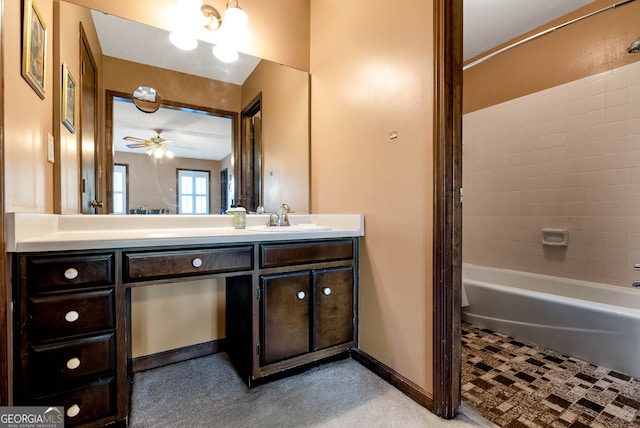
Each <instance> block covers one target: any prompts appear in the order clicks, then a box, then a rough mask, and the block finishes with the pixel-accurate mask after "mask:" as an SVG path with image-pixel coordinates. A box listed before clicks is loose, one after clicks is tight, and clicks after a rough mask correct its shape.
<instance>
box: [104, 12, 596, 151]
mask: <svg viewBox="0 0 640 428" xmlns="http://www.w3.org/2000/svg"><path fill="white" fill-rule="evenodd" d="M592 1H593V0H561V1H560V0H463V2H464V3H463V4H464V16H463V20H464V21H463V47H464V55H463V56H464V59H465V60H468V59H470V58H473V57H475V56H478V55H480V54H482V53H483V52H486V51H488V50H490V49H492V48H494V47H496V46H498V45H500V44H502V43H505V42H507V41H509V40H511V39H514V38H516V37H518V36H519V35H521V34H524V33H526V32H528V31H531V30H532V29H534V28H537V27H539V26H541V25H544V24H545V23H547V22H550V21H552V20H554V19H556V18H558V17H560V16H562V15H565V14H566V13H568V12H571V11H572V10H575V9H577V8H579V7H581V6H584V5H586V4H588V3H591V2H592ZM92 15H93V19H94V22H95V25H96V29H97V32H98V37H99V39H100V45H101V49H102V53H103V54H104V55H107V56H112V57H116V58H122V59H126V60H129V61H134V62H140V63H143V64H148V65H155V66H157V67H161V68H166V69H170V70H175V71H180V72H183V73H188V74H193V75H197V76H202V77H206V78H211V79H216V80H220V81H225V82H229V83H234V84H237V85H241V84H242V83H243V82H244V81H245V80H246V78H247V77H248V76H249V75H250V74H251V72H252V71H253V69H254V68H255V67H256V65H257V64H258V63H259V62H260V59H259V58H255V57H252V56H249V55H243V54H241V55H240V59H239V61H238V62H236V63H233V64H231V65H230V64H223V63H221V62H219V61H217V60H216V59H215V57H214V56H213V55H212V52H211V48H212V44H211V40H210V39H208V35H207V34H206V33H207V32H206V31H205V32H204V33H202V34H201V35H200V36H199V37H200V38H201V39H202V40H201V41H200V42H199V44H198V48H196V49H195V50H193V51H189V52H185V51H181V50H179V49H177V48H174V47H173V46H172V45H171V44H170V43H169V41H168V32H167V31H165V30H161V29H158V28H154V27H150V26H148V25H143V24H139V23H135V22H132V21H129V20H126V19H122V18H119V17H116V16H113V15H107V14H104V13H101V12H92ZM203 40H204V41H203ZM140 84H141V85H144V84H146V82H140ZM133 89H134V88H132V91H133ZM156 89H158V90H159V92H160V94H161V95H162V88H156ZM118 104H123V105H118ZM116 105H118V106H117V107H116ZM116 108H117V111H115V112H114V128H113V129H114V147H115V150H131V149H127V148H126V144H127V142H126V141H122V137H125V136H127V135H130V136H133V137H138V138H144V139H149V138H151V137H155V132H154V131H153V130H154V129H157V128H160V129H163V130H164V131H163V133H162V137H163V138H166V139H168V140H172V141H174V142H175V143H174V148H175V150H173V149H172V150H173V151H174V152H175V153H176V156H187V155H188V154H189V153H196V152H197V153H199V154H203V153H204V152H205V150H203V149H201V148H199V149H195V148H193V147H192V148H185V149H184V150H185V151H179V150H178V147H177V146H178V145H179V146H182V147H189V146H191V145H192V144H199V146H198V147H202V145H201V144H202V140H206V141H207V143H206V144H204V146H206V147H208V149H207V150H206V152H207V155H206V156H207V158H209V159H221V158H222V157H224V156H223V155H222V152H226V153H227V154H228V153H229V152H230V146H229V144H230V141H231V131H230V129H229V132H228V135H226V136H225V137H222V134H224V133H223V132H222V131H221V128H220V125H219V123H218V121H219V120H220V119H219V118H215V117H213V116H206V115H193V114H190V113H185V112H180V111H178V110H172V109H169V110H165V109H163V110H161V111H159V112H157V113H154V114H145V113H142V112H140V111H138V110H137V109H136V108H135V107H134V106H133V104H128V103H114V109H116ZM187 117H188V118H187ZM227 122H228V120H227ZM221 138H228V143H225V144H224V145H223V148H220V149H217V148H215V147H214V145H213V144H211V142H213V141H219V140H220V139H221ZM169 146H170V145H169ZM169 146H168V147H169ZM227 146H229V147H227ZM137 151H139V152H143V149H137ZM187 157H191V156H187Z"/></svg>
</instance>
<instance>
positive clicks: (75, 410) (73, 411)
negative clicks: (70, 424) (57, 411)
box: [67, 404, 80, 418]
mask: <svg viewBox="0 0 640 428" xmlns="http://www.w3.org/2000/svg"><path fill="white" fill-rule="evenodd" d="M79 414H80V406H78V405H77V404H74V405H73V406H71V407H69V408H68V409H67V416H69V417H70V418H75V417H76V416H78V415H79Z"/></svg>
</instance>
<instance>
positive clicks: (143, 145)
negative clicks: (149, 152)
mask: <svg viewBox="0 0 640 428" xmlns="http://www.w3.org/2000/svg"><path fill="white" fill-rule="evenodd" d="M127 147H129V148H130V149H139V148H141V147H149V144H145V143H137V144H127Z"/></svg>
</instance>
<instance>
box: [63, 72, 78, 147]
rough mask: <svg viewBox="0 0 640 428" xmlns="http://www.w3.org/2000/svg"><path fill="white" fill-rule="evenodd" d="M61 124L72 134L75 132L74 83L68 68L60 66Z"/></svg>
mask: <svg viewBox="0 0 640 428" xmlns="http://www.w3.org/2000/svg"><path fill="white" fill-rule="evenodd" d="M60 98H62V106H61V111H62V123H63V124H64V126H66V127H67V129H68V130H69V132H71V133H72V134H73V133H75V132H76V121H75V118H76V81H75V80H73V76H71V72H70V71H69V67H67V65H66V64H62V90H61V91H60Z"/></svg>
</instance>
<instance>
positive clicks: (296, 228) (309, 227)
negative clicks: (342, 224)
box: [247, 223, 331, 232]
mask: <svg viewBox="0 0 640 428" xmlns="http://www.w3.org/2000/svg"><path fill="white" fill-rule="evenodd" d="M247 229H248V230H255V231H256V232H320V231H325V230H331V227H330V226H320V225H318V224H311V223H307V224H293V225H291V226H249V227H247Z"/></svg>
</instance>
